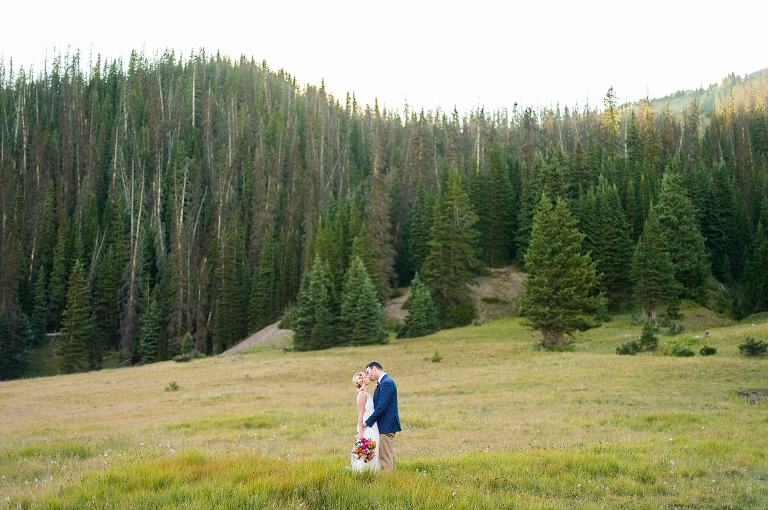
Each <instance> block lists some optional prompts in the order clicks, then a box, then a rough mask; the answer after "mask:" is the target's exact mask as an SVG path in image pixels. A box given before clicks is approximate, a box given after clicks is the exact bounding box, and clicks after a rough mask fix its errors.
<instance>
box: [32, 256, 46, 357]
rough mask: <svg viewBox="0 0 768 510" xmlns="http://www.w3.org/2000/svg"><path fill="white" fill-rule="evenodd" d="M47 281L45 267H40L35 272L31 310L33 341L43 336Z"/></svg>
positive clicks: (37, 340) (39, 339) (38, 340)
mask: <svg viewBox="0 0 768 510" xmlns="http://www.w3.org/2000/svg"><path fill="white" fill-rule="evenodd" d="M47 290H48V281H47V275H46V273H45V267H41V268H40V271H38V273H37V281H36V282H35V303H34V309H33V311H32V320H31V321H30V322H31V324H30V327H31V328H32V338H33V342H34V343H38V342H40V341H41V340H42V339H43V338H44V337H45V325H46V321H47V315H48V292H47Z"/></svg>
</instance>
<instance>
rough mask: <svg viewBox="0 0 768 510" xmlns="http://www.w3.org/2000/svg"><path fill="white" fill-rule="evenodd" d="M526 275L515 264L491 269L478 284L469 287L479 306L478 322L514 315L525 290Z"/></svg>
mask: <svg viewBox="0 0 768 510" xmlns="http://www.w3.org/2000/svg"><path fill="white" fill-rule="evenodd" d="M525 277H526V274H525V273H523V272H521V271H518V270H517V268H516V267H514V266H507V267H500V268H495V269H489V274H488V275H487V276H481V277H479V278H478V279H477V285H472V286H470V287H469V296H470V297H471V298H472V300H473V301H474V302H475V305H476V306H477V314H478V318H477V322H480V323H484V322H490V321H493V320H496V319H500V318H501V317H506V316H508V315H513V314H514V313H515V311H516V309H517V305H518V302H519V300H520V296H521V295H522V294H523V291H524V290H525V289H524V287H523V280H525ZM483 298H485V299H483Z"/></svg>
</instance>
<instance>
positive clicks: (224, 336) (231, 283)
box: [212, 215, 248, 353]
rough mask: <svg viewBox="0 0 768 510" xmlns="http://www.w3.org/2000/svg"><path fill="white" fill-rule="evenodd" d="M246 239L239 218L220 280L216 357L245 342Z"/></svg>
mask: <svg viewBox="0 0 768 510" xmlns="http://www.w3.org/2000/svg"><path fill="white" fill-rule="evenodd" d="M243 250H244V247H243V238H242V231H241V230H240V223H239V221H238V219H237V215H233V216H232V219H231V221H230V222H229V226H228V228H227V233H226V234H225V235H224V238H223V242H222V246H221V250H220V254H221V255H220V257H219V263H218V267H217V269H216V277H217V279H218V282H219V288H218V291H219V292H218V294H217V296H216V299H215V302H214V303H215V304H214V312H213V326H212V328H213V346H212V350H213V352H214V353H218V352H222V351H225V350H227V349H228V348H229V347H232V346H233V345H236V344H237V343H238V342H240V341H241V340H243V339H244V338H245V335H246V333H247V329H248V323H247V317H248V315H247V303H246V300H245V292H244V289H243V259H244V253H243Z"/></svg>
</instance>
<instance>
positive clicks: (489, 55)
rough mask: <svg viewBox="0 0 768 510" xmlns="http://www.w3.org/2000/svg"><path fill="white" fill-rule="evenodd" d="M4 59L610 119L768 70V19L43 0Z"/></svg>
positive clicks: (484, 2)
mask: <svg viewBox="0 0 768 510" xmlns="http://www.w3.org/2000/svg"><path fill="white" fill-rule="evenodd" d="M3 10H4V16H3V17H4V19H6V20H7V23H4V27H3V30H2V31H0V54H2V56H3V58H4V60H5V62H6V65H8V62H9V59H10V58H13V61H14V68H15V69H16V70H18V68H19V66H20V65H23V66H24V67H25V69H27V70H28V69H29V68H30V66H34V70H35V71H36V72H39V71H41V70H42V68H43V66H44V63H45V59H46V54H47V55H48V60H49V61H50V60H51V57H52V55H53V54H54V52H56V53H59V52H60V53H62V54H66V53H67V52H68V51H69V52H73V51H75V50H76V49H79V50H80V52H81V54H82V57H83V60H84V62H86V63H87V61H88V58H89V56H90V55H91V54H92V55H93V58H94V60H95V57H96V55H97V54H101V55H102V57H106V58H109V59H113V58H118V57H122V58H123V61H124V62H126V63H127V61H128V57H129V55H130V52H131V51H132V50H137V51H141V50H144V51H145V53H146V54H147V56H150V57H151V56H153V55H154V54H155V53H160V54H162V53H163V52H164V51H165V49H166V48H173V49H175V51H176V54H177V56H178V55H180V54H181V55H183V56H185V57H186V56H188V55H189V54H190V52H191V51H192V50H196V49H199V48H201V47H204V48H205V49H206V50H207V51H208V52H209V53H210V52H213V53H215V52H216V51H217V50H218V51H221V53H222V54H224V55H228V56H230V57H232V58H235V59H237V58H239V56H240V55H245V56H246V57H248V58H251V57H253V58H254V59H255V60H256V61H259V62H260V61H262V60H266V61H267V64H268V65H269V67H270V68H271V69H281V68H282V69H285V70H286V71H287V72H289V73H291V74H292V75H293V76H295V77H296V79H297V81H298V82H299V84H302V85H303V84H306V83H311V84H317V85H319V84H320V82H321V80H323V79H324V80H325V83H326V87H327V89H328V90H329V91H330V92H331V93H333V94H334V96H336V97H337V98H340V99H342V101H343V99H344V96H345V95H346V93H347V92H354V93H355V95H356V97H357V99H358V102H360V103H362V104H373V102H374V100H375V99H376V98H378V100H379V103H380V104H382V105H383V106H387V107H388V108H390V109H398V110H400V111H402V110H403V108H404V105H405V103H406V101H407V103H408V104H409V105H410V107H411V108H416V109H420V108H422V107H423V108H426V109H435V108H437V107H440V108H442V109H443V110H449V111H450V110H452V109H453V107H454V106H456V108H457V109H458V111H459V113H464V112H466V111H468V110H470V109H473V108H475V107H476V106H478V105H481V106H485V108H486V109H496V108H499V107H507V108H509V109H512V108H513V107H514V104H515V103H518V104H519V105H521V106H522V107H525V106H530V105H533V106H536V105H541V106H545V105H550V104H553V105H554V104H556V103H558V102H559V103H560V104H561V105H569V106H571V107H573V106H574V105H576V104H578V105H579V106H580V107H583V106H584V105H585V104H586V103H587V102H588V103H589V104H590V106H598V107H602V99H603V96H604V95H605V92H606V90H608V88H609V87H611V86H613V87H614V90H615V91H616V94H617V96H618V99H619V102H620V103H621V102H624V101H635V100H638V99H640V98H644V97H646V95H648V96H649V97H650V98H654V97H661V96H665V95H667V94H671V93H673V92H675V91H677V90H680V89H694V88H698V87H699V86H704V87H705V88H706V87H707V86H708V85H710V84H712V83H716V82H719V81H720V80H721V79H722V78H723V77H724V76H726V75H727V74H730V73H736V74H739V75H744V74H746V73H752V72H754V71H758V70H760V69H762V68H764V67H767V66H768V60H766V58H765V55H764V53H762V52H761V51H760V49H761V48H762V47H763V46H764V40H761V38H762V34H764V31H763V29H762V27H760V26H759V24H760V23H761V20H764V19H765V14H766V13H768V7H767V6H765V5H762V4H761V3H760V2H754V1H745V0H734V1H731V2H729V3H728V4H727V5H723V6H721V7H720V8H718V9H716V10H715V9H712V8H709V7H706V5H705V4H701V3H694V2H664V1H659V0H651V1H646V2H642V3H641V2H636V1H633V2H623V3H617V2H609V1H599V0H587V1H585V2H565V1H562V2H561V1H551V0H550V1H546V0H544V1H538V2H497V1H491V0H476V1H473V2H463V3H460V5H450V4H444V3H438V2H433V1H429V2H428V1H424V0H391V1H389V2H386V3H385V2H353V1H352V0H333V1H331V2H317V1H316V0H313V1H309V0H296V1H292V2H237V1H234V0H219V1H216V2H211V3H202V2H201V3H179V2H157V1H151V0H136V1H134V2H130V3H127V4H120V3H118V4H105V3H104V2H97V1H95V0H72V1H70V2H61V1H59V0H41V1H39V2H36V3H35V8H34V11H33V12H30V9H29V6H27V5H25V4H24V3H23V2H13V3H10V4H9V5H7V6H4V8H3Z"/></svg>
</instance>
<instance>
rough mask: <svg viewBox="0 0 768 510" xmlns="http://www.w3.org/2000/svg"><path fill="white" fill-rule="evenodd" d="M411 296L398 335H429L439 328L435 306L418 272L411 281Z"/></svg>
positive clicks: (406, 336)
mask: <svg viewBox="0 0 768 510" xmlns="http://www.w3.org/2000/svg"><path fill="white" fill-rule="evenodd" d="M410 292H411V297H410V299H409V301H410V306H409V308H408V316H407V317H406V318H405V324H404V326H403V328H402V329H401V331H400V332H399V334H398V336H399V337H403V338H415V337H420V336H427V335H431V334H432V333H435V332H437V331H439V330H440V323H439V321H438V319H437V308H436V307H435V303H434V301H432V295H431V294H430V293H429V289H427V287H426V286H424V284H423V283H421V280H420V279H419V273H416V274H415V276H414V277H413V280H412V281H411V286H410Z"/></svg>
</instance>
